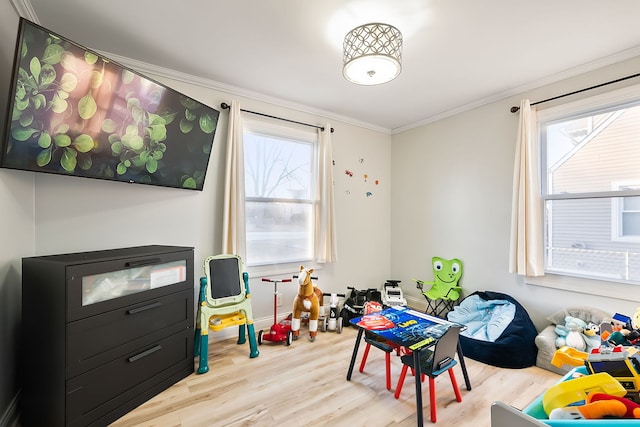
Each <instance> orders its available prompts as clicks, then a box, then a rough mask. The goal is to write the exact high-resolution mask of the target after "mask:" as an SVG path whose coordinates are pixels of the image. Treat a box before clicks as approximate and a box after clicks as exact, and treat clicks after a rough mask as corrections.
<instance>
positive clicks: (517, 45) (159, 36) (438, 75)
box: [11, 0, 640, 132]
mask: <svg viewBox="0 0 640 427" xmlns="http://www.w3.org/2000/svg"><path fill="white" fill-rule="evenodd" d="M11 1H12V3H13V4H14V6H15V7H16V9H17V10H18V11H19V13H20V14H21V15H23V16H25V17H26V18H28V19H31V20H33V21H35V22H37V23H39V24H40V25H42V26H44V27H46V28H48V29H49V30H51V31H53V32H56V33H58V34H60V35H62V36H65V37H68V38H70V39H71V40H74V41H75V42H77V43H79V44H81V45H84V46H86V47H89V48H91V49H94V50H98V51H101V52H106V53H111V54H114V55H117V56H120V57H124V58H131V59H134V60H136V61H141V62H142V63H145V64H149V65H152V66H156V67H161V68H164V69H169V70H175V71H178V72H180V73H186V74H188V75H192V76H195V77H196V78H197V79H200V80H201V81H206V82H210V83H213V84H219V85H218V86H219V87H224V88H226V89H228V91H229V92H231V93H237V94H240V95H247V94H248V95H251V96H252V97H254V98H257V99H263V100H269V101H271V102H275V103H277V104H280V105H284V106H306V107H308V111H313V112H320V113H324V114H326V115H327V116H328V117H329V118H331V117H334V118H339V119H342V118H347V119H348V120H350V121H352V122H354V123H362V124H367V125H370V126H373V127H375V128H379V129H384V130H388V131H390V132H394V131H398V130H402V129H407V128H410V127H412V126H415V125H416V124H420V123H425V122H428V121H431V120H433V119H435V118H438V117H444V116H446V115H448V114H450V113H452V112H456V111H463V110H465V109H468V108H470V107H472V106H476V105H481V104H483V103H485V102H489V101H493V100H496V99H500V98H502V97H505V96H508V95H513V94H516V93H518V92H520V91H522V90H525V89H530V88H533V87H535V86H538V85H541V84H543V83H550V82H552V81H555V80H559V79H560V78H565V77H569V76H571V75H575V74H578V73H579V72H584V71H588V70H590V69H593V68H596V67H599V66H603V65H608V64H609V63H613V62H618V61H620V60H624V59H627V58H629V57H632V56H636V55H638V54H640V24H639V21H638V19H639V17H640V1H638V0H615V1H605V0H561V1H559V0H536V1H532V0H485V1H479V0H394V1H391V0H186V1H175V0H100V1H98V0H95V1H94V0H92V1H87V0H55V1H52V0H11ZM368 22H384V23H389V24H392V25H394V26H395V27H397V28H398V29H399V30H400V31H401V32H402V33H403V38H404V49H403V70H402V73H401V74H400V76H399V77H398V78H397V79H396V80H394V81H392V82H390V83H386V84H383V85H379V86H358V85H354V84H352V83H349V82H347V81H346V80H345V79H344V78H343V77H342V42H343V39H344V36H345V34H346V33H347V31H349V30H350V29H351V28H353V27H355V26H358V25H361V24H365V23H368ZM621 77H622V76H621ZM230 98H231V97H230ZM214 107H216V108H217V107H218V106H214Z"/></svg>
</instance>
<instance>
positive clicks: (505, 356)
mask: <svg viewBox="0 0 640 427" xmlns="http://www.w3.org/2000/svg"><path fill="white" fill-rule="evenodd" d="M447 318H448V319H449V320H451V321H454V322H457V323H462V324H464V325H466V326H467V330H466V331H465V332H464V333H463V334H461V335H460V346H461V347H462V351H463V353H464V355H465V357H470V358H471V359H474V360H477V361H480V362H483V363H488V364H490V365H494V366H499V367H501V368H526V367H528V366H533V365H535V363H536V354H537V352H538V349H537V347H536V345H535V337H536V335H537V331H536V328H535V326H534V324H533V322H532V321H531V318H530V317H529V314H528V313H527V311H526V310H525V308H524V307H523V306H522V305H521V304H520V303H519V302H518V301H517V300H515V299H514V298H513V297H511V296H509V295H507V294H503V293H500V292H493V291H476V292H474V293H473V294H471V295H469V296H468V297H466V298H465V299H464V300H462V301H461V302H460V305H459V306H457V307H455V308H454V309H453V311H450V312H449V314H448V316H447Z"/></svg>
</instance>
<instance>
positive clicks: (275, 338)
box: [258, 277, 293, 345]
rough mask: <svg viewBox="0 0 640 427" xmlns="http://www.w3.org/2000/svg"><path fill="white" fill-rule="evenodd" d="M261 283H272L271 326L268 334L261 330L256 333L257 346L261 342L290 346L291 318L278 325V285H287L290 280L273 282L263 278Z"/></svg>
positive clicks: (291, 339)
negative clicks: (280, 343) (283, 343)
mask: <svg viewBox="0 0 640 427" xmlns="http://www.w3.org/2000/svg"><path fill="white" fill-rule="evenodd" d="M262 281H263V282H270V283H273V325H271V328H270V329H269V331H268V333H265V332H264V331H263V330H262V329H261V330H260V331H258V345H261V344H262V341H263V340H264V341H272V342H282V341H284V342H285V345H291V342H292V341H293V331H291V316H289V317H287V318H286V319H283V320H282V321H281V322H279V323H278V283H288V282H291V279H282V280H275V279H268V278H266V277H263V278H262Z"/></svg>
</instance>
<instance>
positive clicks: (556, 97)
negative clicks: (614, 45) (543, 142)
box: [510, 73, 640, 113]
mask: <svg viewBox="0 0 640 427" xmlns="http://www.w3.org/2000/svg"><path fill="white" fill-rule="evenodd" d="M638 76H640V73H637V74H633V75H631V76H627V77H621V78H619V79H615V80H611V81H608V82H605V83H600V84H599V85H595V86H591V87H586V88H584V89H579V90H575V91H573V92H569V93H563V94H562V95H558V96H554V97H553V98H548V99H543V100H542V101H538V102H534V103H533V104H531V105H532V106H533V105H537V104H542V103H543V102H549V101H554V100H556V99H560V98H564V97H565V96H569V95H575V94H576V93H580V92H586V91H588V90H591V89H597V88H599V87H602V86H607V85H610V84H613V83H618V82H621V81H624V80H628V79H632V78H634V77H638ZM519 110H520V107H516V106H513V107H511V110H510V111H511V112H512V113H517V112H518V111H519Z"/></svg>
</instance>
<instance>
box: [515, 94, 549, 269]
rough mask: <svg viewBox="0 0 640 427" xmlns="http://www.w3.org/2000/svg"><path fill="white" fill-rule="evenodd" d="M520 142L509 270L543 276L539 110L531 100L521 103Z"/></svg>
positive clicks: (516, 167) (518, 142)
mask: <svg viewBox="0 0 640 427" xmlns="http://www.w3.org/2000/svg"><path fill="white" fill-rule="evenodd" d="M516 144H517V145H516V155H515V163H514V168H513V202H512V207H511V249H510V255H509V272H510V273H517V274H519V275H521V276H543V275H544V237H543V222H542V212H543V201H542V197H541V194H540V178H539V176H540V168H539V156H538V136H537V123H536V110H535V108H532V107H531V104H530V103H529V100H528V99H523V100H522V101H521V102H520V122H519V125H518V135H517V141H516Z"/></svg>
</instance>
